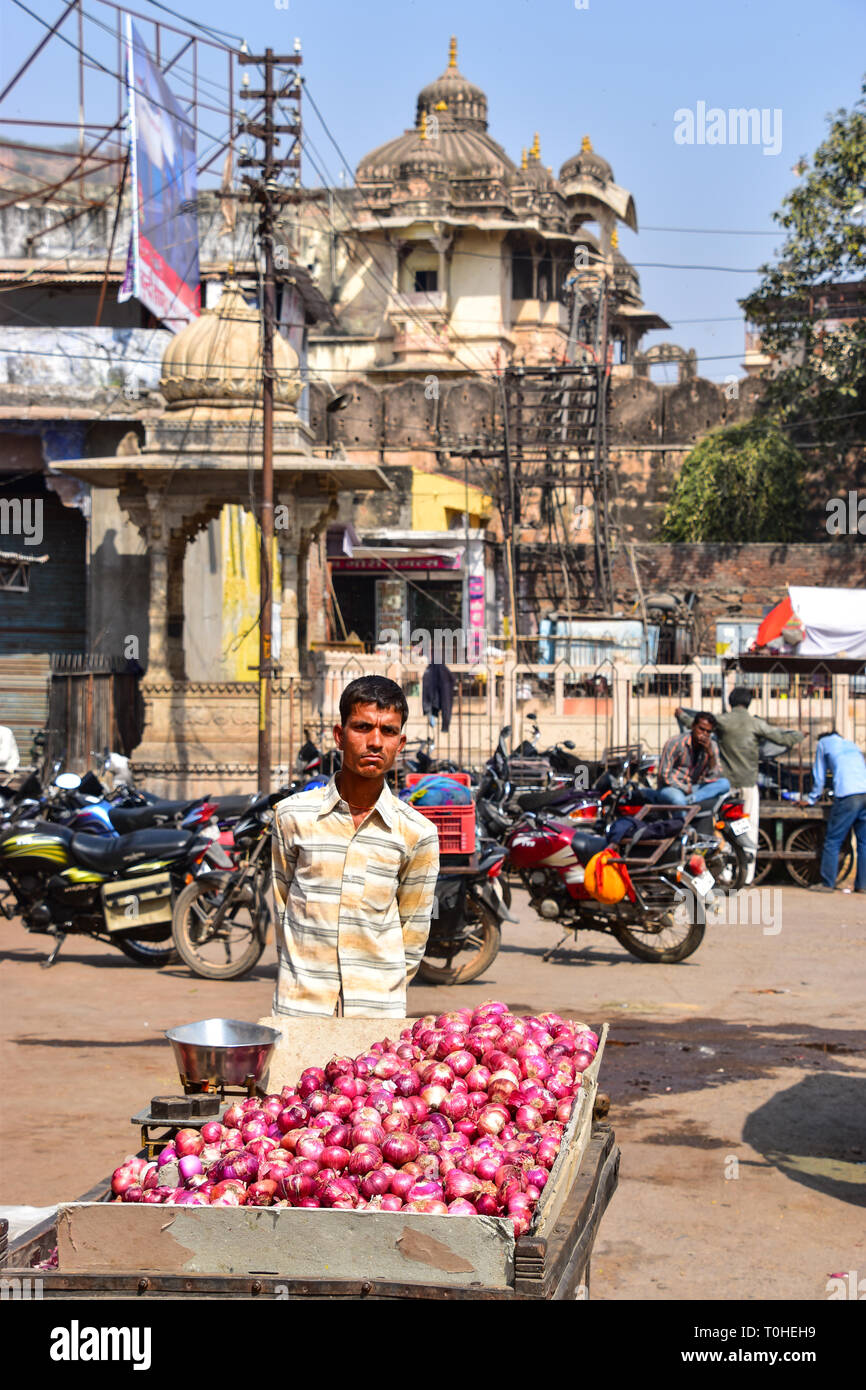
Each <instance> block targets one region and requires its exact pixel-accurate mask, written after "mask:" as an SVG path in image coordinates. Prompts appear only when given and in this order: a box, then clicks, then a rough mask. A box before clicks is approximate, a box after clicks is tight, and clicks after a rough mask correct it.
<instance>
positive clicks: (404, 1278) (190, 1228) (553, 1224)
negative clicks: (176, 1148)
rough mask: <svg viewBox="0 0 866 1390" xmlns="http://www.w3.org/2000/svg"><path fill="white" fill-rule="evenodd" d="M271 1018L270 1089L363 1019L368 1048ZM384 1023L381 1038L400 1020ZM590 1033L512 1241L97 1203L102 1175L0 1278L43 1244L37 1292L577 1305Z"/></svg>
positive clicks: (608, 1192)
mask: <svg viewBox="0 0 866 1390" xmlns="http://www.w3.org/2000/svg"><path fill="white" fill-rule="evenodd" d="M262 1021H263V1022H270V1023H273V1022H277V1020H273V1019H270V1020H262ZM278 1022H279V1024H280V1026H281V1028H282V1029H283V1030H284V1040H285V1045H284V1046H282V1047H281V1046H280V1045H278V1047H277V1050H276V1052H275V1054H274V1059H273V1062H272V1067H271V1075H270V1080H269V1085H270V1086H271V1087H272V1088H275V1089H278V1088H279V1087H280V1086H282V1085H283V1084H285V1083H286V1082H289V1081H292V1082H293V1081H294V1080H295V1079H296V1078H297V1075H298V1068H297V1065H296V1062H297V1059H298V1058H299V1057H301V1058H302V1059H303V1060H302V1065H303V1066H306V1065H311V1064H312V1063H313V1062H316V1061H319V1062H320V1061H321V1058H322V1056H323V1055H325V1056H327V1055H330V1054H329V1053H328V1052H327V1051H325V1052H324V1053H323V1051H322V1045H321V1044H322V1041H323V1039H324V1037H325V1036H329V1037H330V1038H332V1039H333V1038H339V1039H340V1043H341V1044H342V1046H341V1048H340V1049H339V1050H341V1051H343V1052H345V1051H347V1050H348V1051H351V1050H352V1048H353V1047H354V1046H356V1039H357V1037H358V1031H359V1025H363V1032H364V1033H365V1034H366V1037H365V1042H366V1043H369V1042H370V1041H371V1036H370V1034H371V1022H370V1020H369V1019H365V1020H359V1019H316V1020H310V1021H307V1020H305V1021H304V1023H303V1024H302V1025H301V1024H300V1021H299V1020H288V1021H287V1020H285V1019H282V1020H278ZM310 1023H312V1024H313V1025H314V1026H313V1027H312V1028H311V1027H309V1024H310ZM389 1023H390V1025H391V1027H389V1031H392V1032H394V1033H396V1032H397V1031H398V1030H399V1028H400V1027H402V1026H403V1024H402V1023H399V1024H398V1022H397V1021H393V1020H391V1021H389ZM292 1025H294V1028H293V1027H292ZM381 1027H382V1025H381V1024H380V1025H379V1029H380V1031H381ZM375 1029H376V1025H375V1024H373V1025H372V1031H373V1034H374V1035H375ZM299 1030H301V1031H299ZM597 1031H599V1034H600V1040H599V1050H598V1054H597V1056H596V1058H595V1061H594V1062H593V1064H592V1066H591V1067H590V1068H589V1069H588V1070H587V1071H586V1072H585V1073H584V1085H583V1087H582V1089H581V1091H580V1093H579V1094H578V1097H577V1099H576V1101H575V1105H574V1108H573V1110H572V1114H571V1118H570V1120H569V1123H568V1125H567V1127H566V1132H565V1135H564V1137H563V1142H562V1147H561V1149H560V1153H559V1156H558V1157H557V1160H556V1163H555V1164H554V1167H553V1168H552V1169H551V1173H550V1178H549V1180H548V1183H547V1186H546V1187H545V1189H544V1192H543V1194H542V1197H541V1200H540V1201H539V1204H538V1208H537V1210H536V1214H535V1220H534V1222H533V1225H532V1227H531V1228H530V1231H529V1232H527V1233H526V1235H523V1236H520V1237H519V1238H518V1239H517V1240H515V1238H514V1231H513V1226H512V1224H511V1222H510V1221H508V1220H506V1219H505V1218H502V1217H480V1216H477V1217H472V1216H465V1217H464V1216H448V1217H435V1216H426V1215H422V1214H420V1213H414V1212H412V1213H410V1212H406V1213H404V1212H373V1211H334V1210H326V1209H321V1210H303V1209H300V1208H292V1207H289V1208H277V1209H274V1208H267V1207H258V1208H248V1207H236V1208H232V1207H170V1208H168V1207H165V1206H157V1205H154V1206H144V1205H138V1204H135V1205H133V1204H123V1203H117V1202H113V1201H111V1200H109V1198H110V1182H109V1180H108V1179H106V1180H105V1181H104V1182H103V1183H100V1184H99V1185H98V1186H97V1187H95V1188H94V1189H92V1191H90V1192H88V1193H86V1194H85V1196H84V1197H83V1198H81V1199H80V1200H79V1201H78V1202H74V1203H69V1204H67V1205H63V1206H61V1207H60V1208H59V1209H58V1212H57V1215H56V1217H55V1218H53V1219H52V1220H51V1221H48V1222H45V1223H43V1225H42V1226H40V1227H35V1228H33V1229H31V1230H29V1231H27V1232H25V1233H23V1234H22V1235H21V1236H19V1237H18V1238H17V1239H16V1240H15V1241H14V1242H12V1243H10V1246H9V1250H8V1257H7V1264H6V1267H5V1268H4V1270H3V1277H4V1278H6V1279H16V1278H19V1279H24V1278H33V1276H34V1274H35V1273H36V1271H34V1268H33V1267H34V1266H35V1265H37V1264H39V1263H40V1262H42V1261H44V1260H45V1259H46V1258H47V1257H48V1256H49V1254H50V1252H51V1250H52V1249H53V1248H54V1247H55V1246H56V1247H57V1249H58V1262H59V1263H58V1268H57V1269H53V1270H46V1271H39V1272H38V1277H39V1278H40V1279H41V1280H42V1285H41V1291H42V1297H43V1298H59V1299H63V1298H79V1299H80V1298H93V1299H97V1298H100V1299H111V1298H129V1297H131V1296H133V1297H136V1296H137V1297H142V1296H144V1297H148V1298H156V1299H171V1298H178V1297H184V1296H186V1297H199V1298H208V1299H211V1298H216V1299H218V1298H232V1299H237V1298H249V1299H254V1298H278V1299H321V1298H348V1299H359V1298H373V1299H382V1300H387V1299H397V1298H400V1299H406V1298H417V1299H422V1298H443V1299H478V1298H484V1299H557V1300H559V1299H583V1298H588V1296H589V1281H590V1260H591V1256H592V1249H593V1245H594V1243H595V1239H596V1235H597V1233H598V1228H599V1225H600V1222H601V1218H602V1216H603V1214H604V1211H605V1209H606V1207H607V1205H608V1203H609V1202H610V1199H611V1197H612V1195H613V1193H614V1191H615V1189H616V1185H617V1178H618V1171H619V1149H618V1148H617V1146H616V1143H615V1138H614V1134H613V1131H612V1130H611V1129H610V1127H609V1126H608V1125H606V1124H604V1123H602V1117H603V1113H604V1104H603V1103H602V1104H599V1098H598V1093H597V1088H598V1072H599V1068H600V1065H601V1061H602V1056H603V1052H604V1044H605V1039H606V1037H607V1025H606V1024H605V1025H604V1026H603V1028H601V1029H600V1030H597ZM311 1034H312V1035H314V1036H313V1038H312V1045H311V1039H310V1035H311ZM361 1045H364V1044H361ZM331 1050H332V1051H333V1050H335V1049H334V1048H332V1049H331Z"/></svg>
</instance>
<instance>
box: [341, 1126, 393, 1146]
mask: <svg viewBox="0 0 866 1390" xmlns="http://www.w3.org/2000/svg"><path fill="white" fill-rule="evenodd" d="M384 1142H385V1131H384V1129H383V1128H382V1126H381V1125H371V1124H358V1125H355V1126H354V1128H353V1129H352V1133H351V1136H350V1144H349V1146H350V1148H353V1149H356V1148H358V1146H359V1145H360V1144H368V1145H369V1144H375V1145H376V1147H377V1148H381V1146H382V1144H383V1143H384Z"/></svg>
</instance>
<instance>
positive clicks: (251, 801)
mask: <svg viewBox="0 0 866 1390" xmlns="http://www.w3.org/2000/svg"><path fill="white" fill-rule="evenodd" d="M211 800H212V803H213V805H215V806H216V813H215V814H216V818H217V820H237V819H238V818H239V817H240V816H242V815H244V814H245V812H247V811H248V810H250V809H251V807H253V806H254V805H256V803H257V802H262V803H263V804H265V803H266V802H267V797H261V796H259V794H258V792H246V793H245V794H243V795H240V796H215V797H213V798H212V799H211Z"/></svg>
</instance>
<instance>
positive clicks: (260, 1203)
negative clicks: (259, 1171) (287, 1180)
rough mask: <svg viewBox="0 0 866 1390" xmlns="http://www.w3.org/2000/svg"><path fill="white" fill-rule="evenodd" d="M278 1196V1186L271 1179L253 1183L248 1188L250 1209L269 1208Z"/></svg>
mask: <svg viewBox="0 0 866 1390" xmlns="http://www.w3.org/2000/svg"><path fill="white" fill-rule="evenodd" d="M276 1194H277V1184H276V1183H275V1182H274V1181H273V1180H272V1179H270V1178H265V1179H264V1181H263V1182H254V1183H251V1184H250V1186H249V1187H248V1188H247V1206H248V1207H269V1206H272V1205H273V1200H274V1197H275V1196H276Z"/></svg>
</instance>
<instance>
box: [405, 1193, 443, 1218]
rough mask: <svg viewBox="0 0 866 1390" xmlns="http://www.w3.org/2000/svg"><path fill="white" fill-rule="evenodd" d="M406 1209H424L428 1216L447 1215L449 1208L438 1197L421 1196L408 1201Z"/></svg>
mask: <svg viewBox="0 0 866 1390" xmlns="http://www.w3.org/2000/svg"><path fill="white" fill-rule="evenodd" d="M406 1211H423V1212H424V1213H425V1214H426V1215H427V1216H447V1215H448V1208H447V1207H446V1205H445V1203H444V1202H440V1201H439V1200H438V1198H436V1197H419V1198H418V1199H417V1200H416V1201H414V1202H407V1203H406Z"/></svg>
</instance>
